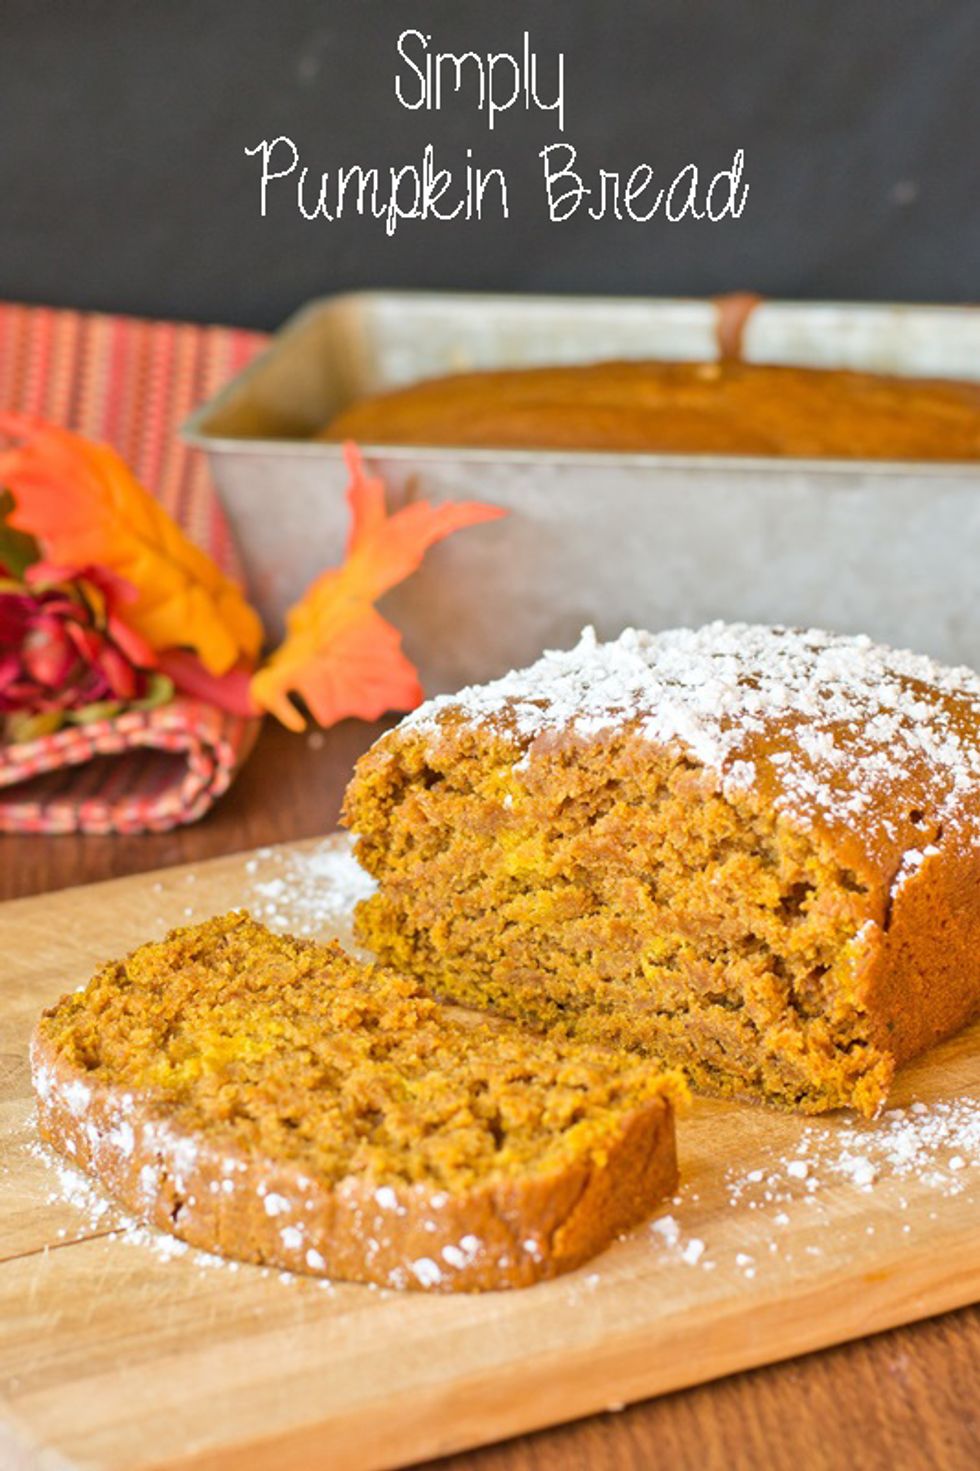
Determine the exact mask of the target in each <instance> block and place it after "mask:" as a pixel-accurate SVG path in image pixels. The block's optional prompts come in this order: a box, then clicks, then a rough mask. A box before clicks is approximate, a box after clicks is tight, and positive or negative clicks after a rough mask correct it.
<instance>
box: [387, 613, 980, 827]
mask: <svg viewBox="0 0 980 1471" xmlns="http://www.w3.org/2000/svg"><path fill="white" fill-rule="evenodd" d="M452 709H457V710H459V711H461V712H462V713H463V715H464V716H465V717H467V718H468V719H470V720H473V721H475V722H477V723H481V722H499V723H501V724H502V725H505V726H506V728H507V729H508V730H510V731H512V732H513V733H514V734H515V736H516V737H517V739H518V740H519V742H521V744H522V745H523V746H524V747H525V749H526V748H528V747H530V746H531V744H532V743H533V742H534V741H535V740H536V739H537V738H538V737H540V736H544V735H547V734H548V733H549V732H551V733H554V732H556V731H565V730H574V732H575V733H576V734H578V735H579V736H581V737H582V738H585V739H588V738H590V737H593V736H596V735H598V734H599V733H600V732H602V731H606V730H608V729H609V728H610V727H613V726H616V725H620V724H623V723H624V722H626V721H630V722H633V723H634V724H635V728H636V730H637V731H638V733H639V734H641V735H642V736H644V737H645V738H647V739H648V740H650V741H651V742H652V743H654V744H657V745H679V746H680V747H681V748H682V749H683V750H684V751H685V752H687V753H688V754H689V755H691V756H693V757H694V758H695V759H696V760H697V761H699V762H700V763H702V764H703V765H704V766H706V767H708V768H710V769H712V770H715V771H718V772H719V773H720V774H721V777H722V780H723V784H724V786H725V788H726V790H736V789H739V788H745V787H749V786H751V785H752V784H753V783H754V782H755V780H756V778H757V771H756V763H755V761H754V760H753V759H746V756H747V755H749V756H751V755H752V752H753V737H761V736H767V737H771V736H772V733H773V731H774V729H778V734H779V738H780V740H782V741H784V743H785V748H784V749H778V746H779V741H777V742H776V745H777V749H775V750H773V751H768V752H767V753H766V759H767V760H768V761H769V762H770V763H771V768H772V769H773V770H774V771H776V772H778V780H779V786H780V788H781V796H780V798H779V801H778V803H777V806H779V807H781V808H782V809H783V810H785V811H787V812H789V813H791V814H792V815H793V816H795V817H797V818H799V819H801V820H803V821H806V820H807V819H808V818H810V817H812V816H813V815H814V814H815V813H818V812H823V813H825V814H827V815H830V816H834V817H836V818H843V819H845V820H846V819H852V820H853V819H860V820H861V822H862V823H869V822H870V823H873V822H874V821H875V820H876V817H875V813H874V811H873V801H874V798H875V797H876V796H877V795H879V794H881V793H883V792H884V793H886V792H887V791H888V789H889V788H890V787H891V786H893V785H894V784H896V783H897V782H900V781H902V780H903V779H905V778H907V777H908V776H909V774H910V773H917V774H918V775H919V777H920V779H926V778H927V779H928V780H929V782H930V790H931V789H932V788H933V787H934V788H935V790H934V791H932V790H931V794H932V796H933V798H934V803H933V807H932V810H931V815H932V816H933V817H934V818H936V819H937V820H940V821H942V820H944V819H946V818H949V817H951V816H954V815H957V814H958V813H959V811H960V808H961V806H963V805H966V804H963V802H962V799H963V798H964V797H965V796H966V794H967V793H968V792H970V791H971V790H972V789H973V788H974V787H975V785H976V783H977V781H978V780H980V677H978V676H977V675H976V674H975V673H973V672H972V671H971V670H969V669H965V668H959V669H950V668H946V667H944V666H943V665H940V664H936V663H934V662H933V661H932V660H931V659H928V658H926V657H924V656H923V655H918V654H913V653H909V652H908V651H904V650H894V649H889V648H886V647H884V646H883V645H880V644H875V643H873V642H872V641H871V640H870V639H869V638H867V637H866V636H864V635H857V636H853V637H850V636H843V635H836V634H830V633H825V632H823V631H821V630H819V629H806V630H800V629H787V628H778V627H777V628H771V627H766V626H762V625H753V624H744V623H732V624H726V623H720V622H717V623H711V624H708V625H707V626H705V627H704V628H700V629H696V630H695V629H673V630H669V631H667V632H665V633H657V634H650V633H644V632H642V631H640V630H637V629H632V628H630V629H627V630H626V631H625V632H624V633H623V634H622V635H621V636H620V637H619V638H618V639H616V640H615V641H613V642H610V643H601V642H599V640H598V639H597V638H596V635H595V633H594V631H593V630H592V629H591V628H587V629H586V630H585V632H584V633H583V635H582V638H581V640H580V642H579V643H578V645H577V646H576V647H575V648H574V649H571V650H568V651H566V652H549V653H546V654H544V655H543V657H542V658H541V659H539V660H538V661H537V663H535V664H533V665H531V666H530V668H528V669H524V670H520V671H517V672H515V673H512V674H508V675H505V676H504V677H503V678H502V679H498V680H495V681H493V682H492V683H490V684H487V685H482V686H473V687H471V688H468V689H464V690H463V691H461V693H460V694H458V695H452V696H440V697H439V698H438V699H435V700H431V701H429V702H428V703H427V704H425V705H422V706H421V707H420V708H419V709H418V710H416V711H414V712H413V713H412V714H411V715H409V716H408V717H407V719H406V720H405V721H404V722H403V723H402V726H401V727H400V728H401V729H404V728H408V729H421V730H434V729H435V728H437V727H438V725H439V723H440V720H441V718H442V717H443V716H444V714H445V713H446V712H447V711H449V710H452ZM866 809H872V810H866Z"/></svg>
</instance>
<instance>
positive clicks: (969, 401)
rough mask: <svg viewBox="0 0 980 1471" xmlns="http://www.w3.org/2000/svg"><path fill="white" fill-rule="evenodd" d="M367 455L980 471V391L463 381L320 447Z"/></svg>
mask: <svg viewBox="0 0 980 1471" xmlns="http://www.w3.org/2000/svg"><path fill="white" fill-rule="evenodd" d="M319 437H320V438H321V439H328V440H342V439H355V440H357V441H358V442H359V443H360V444H367V445H371V444H405V445H417V444H432V445H457V446H462V447H469V448H481V449H485V448H492V449H553V450H612V451H620V452H622V453H628V452H635V453H643V452H647V453H668V454H719V455H765V456H769V455H777V456H779V455H794V456H797V457H803V458H826V457H830V458H837V459H869V460H871V459H873V460H880V459H886V460H976V459H980V384H977V383H965V382H963V383H958V382H949V381H944V380H941V379H935V378H898V377H886V376H884V375H882V374H876V373H855V372H846V371H843V370H840V369H831V370H828V369H819V368H792V367H770V366H766V365H763V364H757V363H742V362H719V363H714V362H709V363H670V362H610V363H590V364H585V365H574V366H566V367H549V368H515V369H510V370H501V371H495V372H481V373H459V374H455V375H454V376H451V377H446V378H433V379H430V380H428V381H425V382H420V383H413V384H411V385H409V386H408V387H406V388H398V389H394V390H393V391H390V392H387V393H379V394H375V395H373V396H371V397H369V398H364V399H361V400H359V401H357V402H355V403H353V404H351V405H350V407H349V408H346V409H344V410H343V411H342V412H341V413H340V414H338V415H337V416H336V418H334V419H333V420H332V421H331V423H330V424H328V425H327V427H326V429H325V430H324V431H323V432H322V433H321V435H320V436H319Z"/></svg>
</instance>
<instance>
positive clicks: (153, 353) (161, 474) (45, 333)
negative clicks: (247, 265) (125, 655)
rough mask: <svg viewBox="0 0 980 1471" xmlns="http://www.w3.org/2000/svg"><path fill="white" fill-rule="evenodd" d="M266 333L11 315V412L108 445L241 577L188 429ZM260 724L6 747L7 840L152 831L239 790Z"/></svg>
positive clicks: (178, 703) (209, 716)
mask: <svg viewBox="0 0 980 1471" xmlns="http://www.w3.org/2000/svg"><path fill="white" fill-rule="evenodd" d="M264 341H265V339H264V337H262V336H261V334H259V333H256V332H246V331H243V330H240V329H236V328H228V327H199V326H194V325H192V324H190V323H184V322H180V323H178V322H147V321H140V320H137V319H135V318H129V317H113V316H106V315H103V314H100V313H88V312H75V311H63V310H58V309H54V308H51V307H34V306H21V305H17V304H14V303H0V408H3V409H16V410H19V411H21V412H25V413H32V414H40V415H42V416H43V417H44V418H46V419H51V420H53V421H54V422H55V423H58V424H64V425H66V426H67V427H68V428H69V429H76V430H78V431H79V432H80V433H82V434H87V435H89V436H90V437H91V438H93V439H99V440H104V441H106V442H108V443H110V444H112V445H114V446H115V448H116V449H118V450H119V452H120V453H121V454H122V455H123V457H124V458H125V459H126V460H127V461H128V463H129V464H130V465H131V466H132V468H133V470H134V471H135V472H136V474H137V476H138V477H139V479H140V480H141V481H142V482H143V484H144V485H146V486H147V487H148V488H149V489H150V490H152V491H153V492H154V494H155V495H157V496H158V497H159V499H160V500H161V501H162V503H163V504H164V505H165V506H166V507H167V509H168V510H169V511H170V512H171V514H172V515H173V516H174V517H175V518H176V520H178V521H179V522H180V523H181V525H182V526H183V527H184V528H185V530H186V531H187V532H188V533H189V535H190V536H191V537H193V539H194V540H195V541H196V542H198V543H199V545H201V546H203V547H206V548H207V550H208V551H209V552H210V553H211V555H212V556H213V557H215V558H216V560H217V561H219V562H220V563H221V564H222V566H224V567H225V568H227V569H228V570H229V571H232V572H235V571H237V567H236V564H235V556H234V549H233V547H232V544H231V540H230V537H229V533H228V526H227V522H226V521H225V518H224V515H223V514H222V511H221V507H220V505H219V503H218V500H217V497H216V495H215V494H214V491H213V489H212V488H211V485H210V482H209V480H208V476H207V468H206V465H205V463H204V459H203V456H201V455H199V454H196V453H194V452H193V451H190V450H188V449H186V448H185V447H184V446H183V445H182V444H181V443H180V441H179V439H178V437H177V434H176V430H177V428H178V426H179V425H180V424H181V422H182V421H183V420H184V419H185V418H186V417H187V415H188V414H189V413H190V412H191V410H192V409H193V408H195V407H196V406H197V404H199V403H201V402H202V401H203V400H204V399H206V398H210V396H211V395H212V394H213V393H214V392H216V390H217V389H218V388H219V387H221V385H222V384H223V383H225V382H226V381H227V380H228V379H229V378H231V377H232V376H233V375H234V374H235V373H237V372H239V371H240V369H241V368H243V367H244V366H245V364H246V363H247V362H248V361H249V360H250V359H251V358H252V357H254V355H255V353H256V352H257V351H258V350H259V349H260V348H261V347H262V345H263V343H264ZM257 725H258V722H257V721H253V720H241V719H238V718H236V717H234V716H230V715H225V714H224V713H223V712H221V711H219V710H216V709H214V707H213V706H210V705H205V704H203V703H201V702H200V701H195V700H187V699H178V700H174V701H173V702H172V703H170V704H169V705H166V706H163V707H162V708H160V709H157V710H149V711H128V712H126V713H124V714H123V715H119V716H117V717H115V718H114V719H112V720H101V721H97V722H94V723H93V724H91V725H85V726H71V727H67V728H65V729H63V730H60V731H57V732H56V733H55V734H54V735H50V736H43V737H41V738H39V739H38V740H34V741H25V742H22V743H19V744H6V745H3V744H0V789H3V790H2V794H0V831H4V832H102V833H104V832H114V831H118V832H142V831H161V830H163V829H166V828H170V827H174V826H176V825H177V824H178V823H183V822H192V821H194V820H195V819H196V818H198V817H201V816H203V814H204V813H205V812H206V811H207V810H208V809H209V808H210V807H211V806H212V805H213V803H214V802H215V801H216V800H217V798H218V797H219V796H220V795H221V794H222V792H224V791H226V790H227V788H228V786H229V784H230V782H231V781H232V779H233V777H234V775H235V773H236V772H237V770H238V769H239V767H240V766H241V763H242V761H243V760H244V759H245V756H246V755H247V753H248V750H249V748H250V746H251V743H252V741H253V739H254V737H255V734H256V731H257Z"/></svg>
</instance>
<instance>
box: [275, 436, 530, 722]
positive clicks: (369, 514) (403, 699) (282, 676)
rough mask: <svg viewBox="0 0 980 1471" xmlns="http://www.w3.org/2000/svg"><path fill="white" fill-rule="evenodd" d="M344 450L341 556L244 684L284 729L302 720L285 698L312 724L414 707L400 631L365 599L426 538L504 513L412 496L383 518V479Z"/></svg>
mask: <svg viewBox="0 0 980 1471" xmlns="http://www.w3.org/2000/svg"><path fill="white" fill-rule="evenodd" d="M344 453H345V456H346V459H347V468H348V470H349V471H350V477H351V479H350V486H349V488H348V491H347V501H348V504H349V506H350V510H351V531H350V537H349V539H348V543H347V556H346V560H345V561H344V564H343V566H341V567H337V568H333V569H331V570H330V571H329V572H324V573H323V574H322V575H321V576H320V577H318V578H317V579H316V581H315V582H313V583H312V584H311V585H310V587H309V588H308V589H307V591H306V593H305V594H304V596H303V597H302V598H301V599H300V601H299V602H298V603H297V604H296V605H295V607H293V608H292V609H291V611H290V612H289V614H288V616H287V619H286V628H287V636H286V639H285V641H284V643H283V644H282V645H281V646H280V648H278V649H277V650H276V652H275V653H274V654H273V655H272V657H271V658H270V659H269V661H268V663H267V664H266V666H265V668H264V669H261V670H260V671H259V673H258V674H256V675H255V677H254V679H253V680H252V694H253V696H254V698H255V700H256V701H257V703H258V704H260V705H261V706H262V707H263V709H266V710H270V711H272V713H273V714H274V715H277V716H278V717H279V719H280V720H281V721H282V723H283V725H288V726H289V727H290V729H292V730H302V729H303V727H304V723H305V722H304V720H303V716H302V715H301V713H300V711H299V709H298V708H297V706H296V705H295V704H294V702H293V700H292V698H291V696H292V695H299V696H300V697H301V698H302V700H303V702H304V704H305V705H306V706H307V708H308V709H309V711H310V713H311V714H312V715H313V717H314V719H315V720H316V721H317V722H318V723H319V724H320V725H331V724H333V722H334V721H336V720H342V719H344V718H345V716H349V715H355V716H358V717H360V718H361V719H362V720H376V719H377V718H378V716H379V715H383V714H384V712H385V711H386V710H411V709H413V708H414V707H415V706H416V705H417V704H418V703H419V701H420V700H421V698H422V689H421V686H420V684H419V681H418V674H417V672H416V670H415V666H414V665H413V664H412V663H411V662H410V661H409V659H408V658H406V656H405V654H404V653H403V652H402V648H401V635H400V634H399V632H398V630H397V629H396V628H393V627H392V625H391V624H390V623H388V622H387V621H386V620H385V619H384V618H382V616H381V614H380V613H378V612H377V611H376V609H375V608H374V606H373V605H374V603H375V602H376V601H377V599H378V598H380V597H381V596H382V595H383V594H384V593H386V592H388V591H389V590H390V589H391V588H393V587H394V586H395V585H396V583H399V582H401V581H403V580H404V578H406V577H407V576H408V575H409V573H411V572H414V571H415V569H416V568H417V567H418V565H419V563H420V562H421V561H422V558H423V557H424V556H425V553H426V551H427V550H428V549H429V547H430V546H432V545H434V543H435V542H437V541H441V540H442V539H443V538H444V537H446V536H450V535H451V534H452V532H454V531H459V530H461V529H462V528H463V527H464V526H475V525H477V524H478V523H479V522H481V521H492V520H495V519H496V518H497V517H498V516H502V515H504V512H503V511H501V510H499V509H498V508H497V507H496V506H487V505H482V504H480V503H479V502H477V501H445V502H443V504H442V505H439V506H433V505H430V504H429V502H428V501H415V502H413V503H412V504H411V505H408V506H403V507H402V509H401V510H399V511H396V512H395V513H394V515H389V514H388V512H387V509H386V507H385V491H384V483H383V482H382V481H381V480H378V479H375V478H373V477H371V476H369V475H366V474H365V471H364V465H363V463H362V461H361V457H360V454H359V453H358V451H357V449H356V448H355V447H354V446H353V445H347V446H345V449H344Z"/></svg>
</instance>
